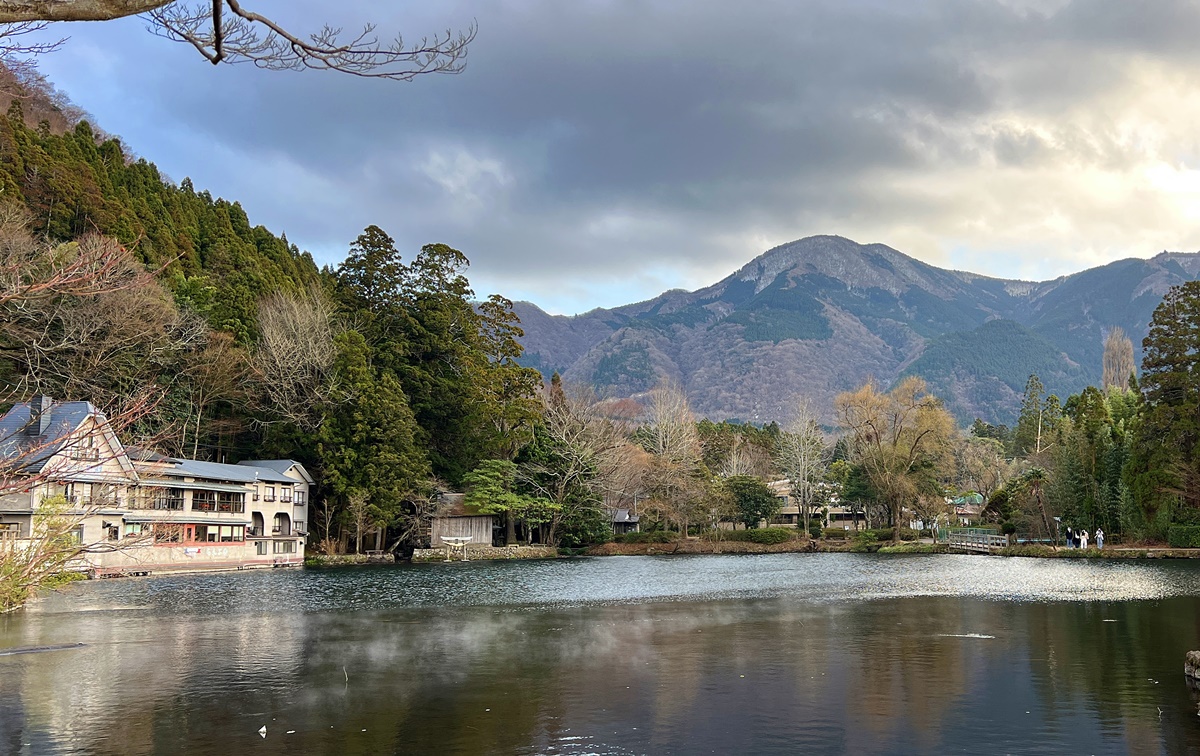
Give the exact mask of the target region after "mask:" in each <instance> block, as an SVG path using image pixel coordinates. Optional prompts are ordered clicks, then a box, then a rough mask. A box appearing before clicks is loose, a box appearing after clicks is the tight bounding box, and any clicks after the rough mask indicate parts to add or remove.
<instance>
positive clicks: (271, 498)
mask: <svg viewBox="0 0 1200 756" xmlns="http://www.w3.org/2000/svg"><path fill="white" fill-rule="evenodd" d="M263 501H275V494H273V493H269V494H267V495H265V496H263Z"/></svg>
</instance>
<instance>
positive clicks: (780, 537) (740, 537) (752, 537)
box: [720, 528, 799, 544]
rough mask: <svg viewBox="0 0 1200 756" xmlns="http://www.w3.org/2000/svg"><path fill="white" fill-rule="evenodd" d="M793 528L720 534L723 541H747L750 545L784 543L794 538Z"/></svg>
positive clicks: (730, 531)
mask: <svg viewBox="0 0 1200 756" xmlns="http://www.w3.org/2000/svg"><path fill="white" fill-rule="evenodd" d="M798 532H799V531H797V530H796V529H795V528H753V529H751V530H726V531H723V532H722V533H721V536H720V538H721V540H723V541H749V542H750V543H764V544H771V543H786V542H787V541H790V540H792V538H794V537H795V536H796V534H797V533H798Z"/></svg>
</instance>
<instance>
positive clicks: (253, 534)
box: [246, 525, 263, 538]
mask: <svg viewBox="0 0 1200 756" xmlns="http://www.w3.org/2000/svg"><path fill="white" fill-rule="evenodd" d="M246 537H247V538H262V537H263V529H262V528H261V527H259V526H257V525H251V526H250V527H248V528H246Z"/></svg>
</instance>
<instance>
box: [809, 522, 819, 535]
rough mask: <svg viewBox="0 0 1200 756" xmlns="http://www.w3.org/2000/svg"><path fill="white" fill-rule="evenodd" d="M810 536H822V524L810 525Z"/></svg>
mask: <svg viewBox="0 0 1200 756" xmlns="http://www.w3.org/2000/svg"><path fill="white" fill-rule="evenodd" d="M808 537H809V538H820V537H821V526H820V525H809V526H808Z"/></svg>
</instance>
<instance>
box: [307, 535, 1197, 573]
mask: <svg viewBox="0 0 1200 756" xmlns="http://www.w3.org/2000/svg"><path fill="white" fill-rule="evenodd" d="M429 551H430V553H428V554H422V555H421V557H423V558H417V559H413V560H411V561H407V560H396V561H395V562H392V561H384V560H381V559H371V560H368V559H367V558H366V557H360V558H355V555H353V554H351V555H339V556H334V557H327V556H323V555H315V556H310V557H306V558H305V563H304V566H305V567H312V568H318V569H329V568H337V567H352V566H363V565H366V564H406V563H407V564H437V563H444V562H446V552H445V549H437V550H429ZM722 554H883V555H905V554H972V555H978V556H1002V557H1024V558H1030V559H1200V549H1173V548H1170V547H1167V546H1162V547H1140V548H1128V547H1110V548H1106V549H1103V550H1101V549H1095V548H1092V549H1068V548H1066V547H1059V548H1058V549H1054V548H1052V547H1050V546H1040V545H1035V546H1029V545H1026V546H1020V545H1019V546H1009V547H1006V548H1002V549H997V550H996V551H994V552H992V553H991V554H984V553H982V552H974V551H966V550H958V549H951V548H950V547H948V546H947V545H945V544H934V543H929V542H921V541H901V542H900V543H899V544H893V543H892V542H890V541H876V542H871V543H866V544H864V543H860V542H855V541H832V542H830V541H822V540H816V541H785V542H784V543H771V544H762V543H752V542H749V541H719V542H718V541H702V540H698V539H689V540H686V541H672V542H669V543H618V542H615V541H613V542H609V543H602V544H597V545H595V546H589V547H586V548H581V549H566V548H560V549H557V550H553V549H551V548H549V547H532V548H531V547H520V548H519V549H513V550H511V551H503V550H501V549H497V553H496V554H491V553H489V550H487V549H472V550H471V552H470V556H469V559H468V561H471V562H488V561H512V560H525V559H570V558H573V557H608V556H673V555H722ZM453 561H454V562H458V561H460V559H458V558H455V559H454V560H453Z"/></svg>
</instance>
